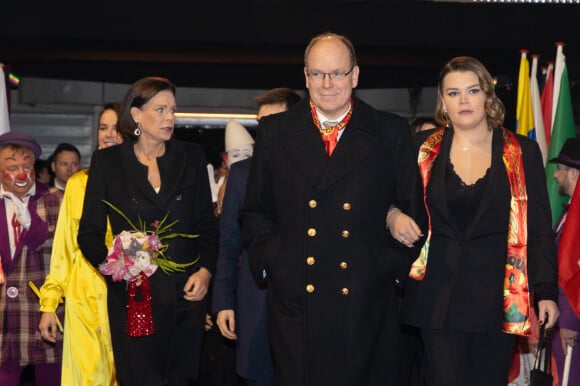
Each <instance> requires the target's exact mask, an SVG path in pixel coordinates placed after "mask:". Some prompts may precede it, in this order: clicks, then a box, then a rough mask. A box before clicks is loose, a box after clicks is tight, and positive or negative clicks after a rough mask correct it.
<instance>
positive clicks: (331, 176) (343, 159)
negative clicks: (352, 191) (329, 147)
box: [316, 111, 378, 192]
mask: <svg viewBox="0 0 580 386" xmlns="http://www.w3.org/2000/svg"><path fill="white" fill-rule="evenodd" d="M364 127H372V126H370V125H366V126H364V125H363V123H362V122H361V121H360V120H359V119H357V115H355V111H353V114H352V118H351V121H350V122H349V124H348V125H347V126H346V128H345V129H344V133H343V134H342V136H341V137H340V140H339V141H338V144H337V146H336V149H335V150H334V152H333V153H332V157H330V158H328V157H327V162H326V165H325V167H324V170H323V172H322V173H321V176H320V181H319V182H318V184H317V185H316V191H317V192H319V191H322V190H325V189H327V188H328V187H330V186H331V185H333V184H335V183H336V182H337V181H339V180H340V179H342V178H343V177H344V176H345V175H347V174H348V173H350V172H351V171H352V169H354V168H355V167H358V166H359V163H360V162H361V161H362V160H363V159H364V158H365V157H366V156H367V155H368V153H369V152H370V151H371V150H372V149H373V147H374V146H376V144H377V142H378V139H377V137H376V136H375V135H374V134H372V133H370V132H369V131H367V130H365V129H364ZM320 142H321V144H322V140H321V141H320ZM322 147H323V149H324V146H322Z"/></svg>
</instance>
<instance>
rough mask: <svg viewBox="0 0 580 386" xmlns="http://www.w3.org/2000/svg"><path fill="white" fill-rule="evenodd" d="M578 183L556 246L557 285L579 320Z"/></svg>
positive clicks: (579, 197)
mask: <svg viewBox="0 0 580 386" xmlns="http://www.w3.org/2000/svg"><path fill="white" fill-rule="evenodd" d="M578 235H580V183H577V184H576V189H574V194H572V200H571V201H570V207H569V208H568V214H567V215H566V222H565V223H564V229H563V230H562V235H561V236H560V244H559V245H558V284H559V285H560V287H562V289H563V290H564V293H565V294H566V297H567V298H568V301H569V302H570V305H571V306H572V309H573V310H574V312H575V313H576V316H578V317H579V318H580V290H578V289H579V288H580V265H579V263H580V248H579V244H578Z"/></svg>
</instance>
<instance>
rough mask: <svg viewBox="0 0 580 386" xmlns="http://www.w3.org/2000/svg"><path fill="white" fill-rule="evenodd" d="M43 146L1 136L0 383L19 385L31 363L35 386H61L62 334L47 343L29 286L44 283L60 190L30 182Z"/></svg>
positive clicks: (20, 137)
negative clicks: (49, 188) (55, 341)
mask: <svg viewBox="0 0 580 386" xmlns="http://www.w3.org/2000/svg"><path fill="white" fill-rule="evenodd" d="M41 153H42V149H41V147H40V145H39V144H38V143H37V142H36V140H35V139H34V138H33V137H31V136H30V135H28V134H24V133H19V132H7V133H4V134H2V135H0V181H1V184H0V262H1V269H0V315H2V316H3V317H2V318H0V384H1V385H2V386H19V385H20V382H21V379H20V378H21V374H22V371H23V369H24V367H26V366H28V365H33V367H34V371H35V378H36V385H38V386H56V385H60V367H61V364H60V363H61V356H62V336H61V337H60V338H61V339H59V340H58V341H57V343H56V344H49V343H46V342H45V341H44V340H43V339H42V334H41V331H39V330H38V325H39V321H40V312H39V311H38V297H37V295H36V294H35V292H34V290H33V288H38V287H40V286H41V285H42V283H43V282H44V279H45V277H46V275H47V273H48V269H49V265H50V254H51V247H52V238H53V234H54V229H55V227H56V221H57V217H58V210H59V207H60V202H61V199H62V192H60V191H55V192H49V191H48V188H47V187H46V186H45V185H43V184H37V183H36V182H35V175H34V161H35V160H36V159H38V158H39V157H40V155H41Z"/></svg>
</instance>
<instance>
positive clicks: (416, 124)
mask: <svg viewBox="0 0 580 386" xmlns="http://www.w3.org/2000/svg"><path fill="white" fill-rule="evenodd" d="M409 127H410V129H411V134H413V135H415V134H417V133H419V132H421V131H426V130H431V129H436V128H437V127H439V125H438V124H437V121H436V120H435V118H431V117H417V118H415V119H413V120H412V121H411V124H410V125H409Z"/></svg>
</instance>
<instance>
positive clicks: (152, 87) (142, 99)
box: [117, 76, 175, 140]
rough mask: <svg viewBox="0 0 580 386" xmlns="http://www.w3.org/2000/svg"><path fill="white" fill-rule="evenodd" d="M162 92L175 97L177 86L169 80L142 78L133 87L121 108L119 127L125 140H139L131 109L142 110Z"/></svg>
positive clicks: (151, 77) (152, 77)
mask: <svg viewBox="0 0 580 386" xmlns="http://www.w3.org/2000/svg"><path fill="white" fill-rule="evenodd" d="M161 91H170V92H171V93H172V94H173V95H175V86H174V85H173V83H171V82H170V81H169V79H167V78H162V77H155V76H149V77H146V78H141V79H139V80H138V81H136V82H135V83H133V84H132V85H131V87H130V88H129V90H128V91H127V94H125V98H123V103H122V106H121V113H120V114H119V122H118V123H117V127H118V128H119V132H120V133H121V135H122V136H123V137H125V138H131V139H133V140H135V139H137V136H135V129H136V128H137V123H136V122H135V120H134V119H133V116H131V108H132V107H137V108H139V109H140V108H141V107H143V105H144V104H146V103H147V102H149V101H150V100H151V99H152V98H153V97H154V96H155V95H157V94H159V93H160V92H161Z"/></svg>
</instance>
